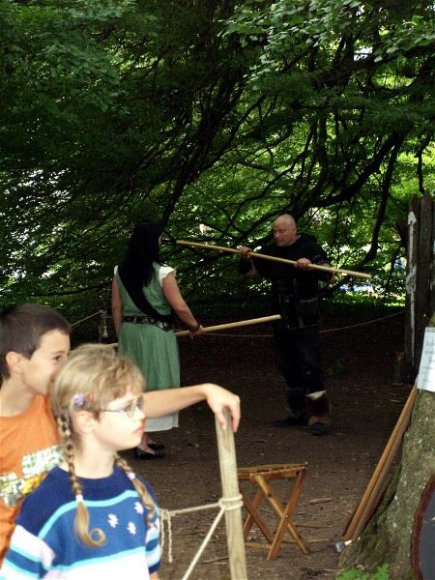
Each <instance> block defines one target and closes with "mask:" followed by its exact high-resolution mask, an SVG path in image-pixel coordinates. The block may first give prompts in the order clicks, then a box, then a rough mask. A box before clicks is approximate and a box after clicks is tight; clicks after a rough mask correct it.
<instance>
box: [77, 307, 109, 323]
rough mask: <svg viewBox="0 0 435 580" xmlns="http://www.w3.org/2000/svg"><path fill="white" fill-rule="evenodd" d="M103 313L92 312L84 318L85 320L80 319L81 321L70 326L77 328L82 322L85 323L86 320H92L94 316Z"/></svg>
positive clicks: (100, 311)
mask: <svg viewBox="0 0 435 580" xmlns="http://www.w3.org/2000/svg"><path fill="white" fill-rule="evenodd" d="M103 313H104V310H98V311H97V312H94V314H90V315H89V316H86V318H82V319H81V320H77V322H73V323H72V324H71V326H78V325H79V324H81V323H82V322H86V320H89V319H90V318H94V316H98V315H100V314H103Z"/></svg>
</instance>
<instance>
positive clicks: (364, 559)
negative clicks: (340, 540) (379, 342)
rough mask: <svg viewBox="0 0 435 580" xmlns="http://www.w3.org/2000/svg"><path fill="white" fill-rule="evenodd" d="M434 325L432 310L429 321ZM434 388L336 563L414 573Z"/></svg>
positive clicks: (432, 457)
mask: <svg viewBox="0 0 435 580" xmlns="http://www.w3.org/2000/svg"><path fill="white" fill-rule="evenodd" d="M429 326H435V315H434V316H432V319H431V321H430V323H429ZM434 417H435V393H432V392H429V391H419V392H418V395H417V399H416V402H415V406H414V410H413V413H412V419H411V423H410V426H409V428H408V430H407V432H406V433H405V437H404V441H403V448H402V458H401V462H400V465H399V466H398V467H397V470H396V472H395V474H394V477H393V478H392V480H391V482H390V484H389V486H388V488H387V490H386V492H385V495H384V498H383V500H382V502H381V504H380V506H379V507H378V509H377V511H376V513H375V514H374V516H373V518H372V519H371V521H370V523H369V524H368V526H367V527H366V529H365V530H364V531H363V532H362V534H361V535H360V536H359V537H358V538H357V539H355V540H353V541H352V543H351V544H350V545H349V546H348V547H347V548H346V549H345V550H344V552H343V554H342V556H341V559H340V567H341V568H343V569H347V568H352V567H359V568H361V569H362V570H364V571H365V572H368V573H373V572H374V571H375V570H376V569H377V568H378V567H379V566H381V565H382V564H388V566H389V576H390V578H394V579H395V580H407V579H410V580H411V579H413V578H415V575H414V573H413V571H412V564H411V547H412V533H413V527H414V521H415V516H416V512H417V508H418V506H419V502H420V498H421V494H422V492H423V490H424V488H425V487H426V485H427V483H428V482H429V481H430V479H431V478H432V476H433V475H434V473H435V421H434V419H433V418H434Z"/></svg>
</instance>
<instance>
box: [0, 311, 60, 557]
mask: <svg viewBox="0 0 435 580" xmlns="http://www.w3.org/2000/svg"><path fill="white" fill-rule="evenodd" d="M70 333H71V327H70V325H69V324H68V322H67V321H66V320H65V319H64V318H63V317H62V316H61V315H60V314H58V313H57V312H55V311H54V310H52V309H51V308H48V307H47V306H42V305H39V304H20V305H17V306H11V307H9V308H7V309H5V310H4V311H3V312H1V313H0V373H1V376H2V384H1V388H0V562H1V560H2V558H3V556H4V553H5V551H6V549H7V547H8V545H9V540H10V536H11V534H12V531H13V527H14V522H15V518H16V516H17V514H18V511H19V508H20V505H21V500H22V498H23V497H24V496H25V495H27V494H29V493H30V492H31V491H33V490H34V489H35V488H36V486H37V485H38V484H39V483H40V481H41V480H42V479H43V478H44V476H45V475H46V474H47V472H48V471H49V470H50V469H51V468H52V467H54V466H55V465H57V464H58V463H59V462H60V457H61V456H60V447H59V437H58V432H57V426H56V422H55V420H54V419H53V416H52V414H51V410H50V405H49V401H48V397H47V391H48V388H49V386H50V384H51V383H52V382H53V381H54V378H55V376H56V375H57V372H58V371H59V370H60V367H61V366H62V364H63V362H64V361H65V360H66V357H67V355H68V352H69V349H70Z"/></svg>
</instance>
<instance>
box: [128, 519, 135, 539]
mask: <svg viewBox="0 0 435 580" xmlns="http://www.w3.org/2000/svg"><path fill="white" fill-rule="evenodd" d="M127 530H128V531H129V532H130V534H131V535H132V536H135V535H136V532H137V528H136V524H135V523H133V522H128V526H127Z"/></svg>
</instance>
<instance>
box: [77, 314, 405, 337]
mask: <svg viewBox="0 0 435 580" xmlns="http://www.w3.org/2000/svg"><path fill="white" fill-rule="evenodd" d="M404 312H405V310H400V311H399V312H394V313H393V314H387V315H386V316H382V317H380V318H374V319H373V320H366V321H365V322H359V323H358V324H352V325H349V326H339V327H337V328H326V329H324V330H321V331H320V334H330V333H331V332H341V331H342V330H351V329H352V328H360V327H362V326H368V325H370V324H376V323H377V322H380V321H382V320H387V319H388V318H393V317H394V316H400V315H402V314H403V313H404ZM104 313H105V311H104V310H98V311H97V312H94V314H90V315H89V316H87V317H86V318H83V319H82V320H78V321H77V322H74V323H73V324H72V325H71V326H77V325H79V324H81V323H82V322H85V321H86V320H89V319H90V318H93V317H94V316H98V315H101V314H104ZM107 318H112V317H111V316H107V315H106V316H105V317H104V322H103V333H102V336H103V338H107V336H108V334H107V326H106V319H107ZM206 335H208V336H222V337H224V338H273V334H233V333H226V332H207V333H204V335H202V336H206Z"/></svg>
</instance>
